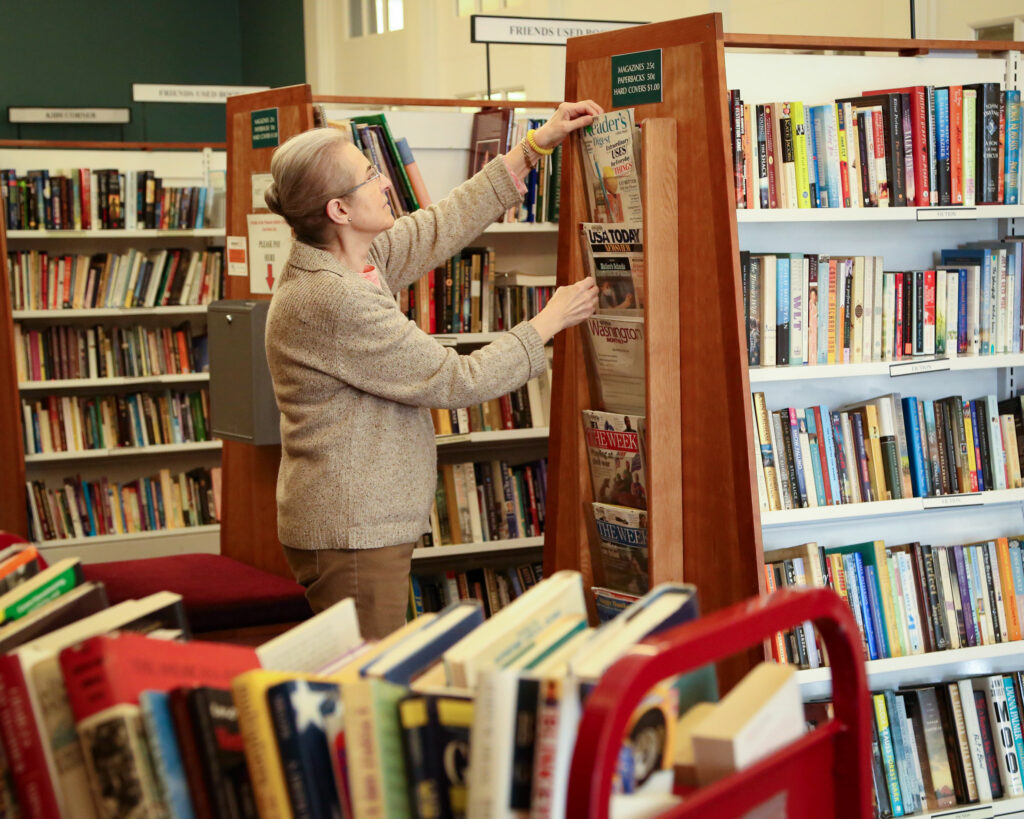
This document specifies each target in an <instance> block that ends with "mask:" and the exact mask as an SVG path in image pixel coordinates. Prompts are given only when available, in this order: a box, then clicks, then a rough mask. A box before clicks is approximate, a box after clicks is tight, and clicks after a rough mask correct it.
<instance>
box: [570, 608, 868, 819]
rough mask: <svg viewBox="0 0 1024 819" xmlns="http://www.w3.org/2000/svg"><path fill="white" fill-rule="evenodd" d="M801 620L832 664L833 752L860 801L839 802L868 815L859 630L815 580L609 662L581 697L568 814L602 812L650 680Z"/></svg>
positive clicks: (700, 663) (657, 639)
mask: <svg viewBox="0 0 1024 819" xmlns="http://www.w3.org/2000/svg"><path fill="white" fill-rule="evenodd" d="M807 620H810V621H812V622H813V623H814V625H815V626H816V627H817V628H818V630H819V632H820V633H821V636H822V638H823V639H824V641H825V647H826V649H827V651H828V657H829V662H830V663H831V667H832V697H833V714H834V717H833V719H832V720H831V721H830V722H829V724H828V726H827V727H828V728H829V730H832V731H834V732H835V743H836V757H837V759H846V760H848V762H847V764H846V765H845V767H844V779H847V782H848V784H849V786H850V787H849V788H848V789H846V788H844V792H848V793H849V798H850V799H854V800H857V799H860V800H861V802H862V803H863V804H860V805H854V804H850V803H849V801H847V803H846V805H845V807H846V808H848V809H850V814H849V815H852V816H868V815H870V809H871V796H870V794H871V789H872V788H871V715H870V711H869V710H868V708H867V707H866V703H867V696H868V688H867V675H866V672H865V670H864V662H863V654H862V649H861V638H860V632H859V630H858V628H857V624H856V622H855V621H854V619H853V613H852V612H851V611H850V608H849V606H847V605H846V604H845V603H844V602H843V600H842V598H840V597H839V595H837V594H836V593H835V592H834V591H832V590H831V589H822V588H818V589H802V590H785V591H779V592H776V593H774V594H771V595H767V596H763V597H757V598H752V599H750V600H746V601H743V602H741V603H736V604H735V605H732V606H729V607H728V608H725V609H721V610H719V611H716V612H714V613H712V614H709V615H707V616H706V617H701V618H698V619H697V620H694V621H692V622H690V623H684V624H682V625H680V626H676V627H675V628H672V629H670V630H668V631H665V632H663V633H662V634H658V635H656V636H654V637H651V638H649V639H647V640H644V641H643V642H642V643H639V644H638V645H636V646H634V647H633V649H632V650H631V651H630V652H629V653H628V654H626V655H625V656H624V657H622V658H621V659H619V660H618V661H617V662H616V663H615V664H614V665H612V667H611V668H609V669H608V671H607V672H605V674H604V675H603V676H602V678H601V681H600V682H599V683H598V685H597V687H596V688H595V689H594V690H593V692H592V693H591V694H590V696H589V697H588V699H587V703H586V708H585V709H584V711H583V717H582V719H581V721H580V728H579V733H578V735H577V740H576V748H575V751H574V752H573V758H572V767H571V769H570V773H569V790H568V800H569V801H568V804H569V805H571V806H572V809H571V811H570V814H571V815H572V816H586V817H591V816H593V817H599V819H605V817H607V816H608V806H609V800H610V799H611V789H612V777H613V775H614V773H615V765H616V760H617V758H618V750H619V747H620V746H621V744H622V737H623V735H624V733H625V730H626V724H627V723H628V721H629V718H630V715H631V714H632V713H633V712H634V711H635V710H636V707H637V706H638V705H639V704H640V701H641V700H642V699H643V697H644V696H645V695H646V694H647V692H648V691H649V690H650V689H651V688H652V687H653V686H654V685H655V684H656V683H658V682H660V681H661V680H663V679H666V678H667V677H672V676H675V675H677V674H681V673H683V672H686V671H690V670H692V669H695V668H699V667H700V666H703V665H706V664H708V663H711V662H714V661H715V660H718V659H720V658H722V657H727V656H730V655H732V654H736V653H738V652H740V651H743V650H744V649H747V648H749V647H750V646H753V645H756V644H757V643H760V642H763V641H764V640H767V639H770V638H771V637H772V635H774V634H775V632H777V631H784V630H786V629H788V628H792V627H794V626H795V625H797V624H799V623H803V622H805V621H807ZM820 730H823V728H819V729H817V731H820ZM817 731H815V732H814V733H817ZM721 784H725V781H724V780H722V781H721ZM711 787H714V786H711ZM844 798H846V797H845V796H844ZM684 804H685V802H684ZM754 804H755V805H756V804H757V803H756V802H755V803H754Z"/></svg>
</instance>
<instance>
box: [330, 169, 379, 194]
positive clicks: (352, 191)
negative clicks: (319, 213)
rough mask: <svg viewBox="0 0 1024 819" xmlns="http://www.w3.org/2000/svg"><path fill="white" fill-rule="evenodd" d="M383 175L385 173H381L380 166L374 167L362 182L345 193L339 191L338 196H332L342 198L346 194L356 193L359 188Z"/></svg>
mask: <svg viewBox="0 0 1024 819" xmlns="http://www.w3.org/2000/svg"><path fill="white" fill-rule="evenodd" d="M381 176H383V174H382V173H381V170H380V168H374V169H373V173H372V174H371V175H370V176H368V177H367V178H366V179H364V180H363V181H362V182H360V183H359V184H358V185H356V186H355V187H354V188H349V189H348V190H347V191H345V192H344V193H339V194H338V195H337V196H335V197H332V198H334V199H341V198H342V197H344V196H348V195H349V194H350V193H355V192H356V191H357V190H359V189H360V188H361V187H363V185H369V184H370V183H371V182H373V181H374V180H375V179H380V178H381Z"/></svg>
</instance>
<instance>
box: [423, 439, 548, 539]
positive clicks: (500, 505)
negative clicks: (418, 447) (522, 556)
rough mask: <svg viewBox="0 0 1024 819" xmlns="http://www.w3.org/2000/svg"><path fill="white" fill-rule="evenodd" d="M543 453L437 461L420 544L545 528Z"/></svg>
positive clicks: (528, 532)
mask: <svg viewBox="0 0 1024 819" xmlns="http://www.w3.org/2000/svg"><path fill="white" fill-rule="evenodd" d="M547 473H548V462H547V458H541V459H540V460H537V461H531V462H529V463H525V464H518V465H514V466H510V465H509V464H508V463H507V462H506V461H501V460H493V461H479V462H475V463H455V464H440V465H439V466H438V468H437V489H436V492H435V494H434V504H433V507H432V508H431V511H430V532H429V533H427V534H425V535H424V536H423V538H424V546H445V545H453V544H459V543H481V542H485V541H489V540H514V539H516V538H525V537H537V536H539V535H542V534H543V533H544V510H545V507H546V504H547V486H548V474H547Z"/></svg>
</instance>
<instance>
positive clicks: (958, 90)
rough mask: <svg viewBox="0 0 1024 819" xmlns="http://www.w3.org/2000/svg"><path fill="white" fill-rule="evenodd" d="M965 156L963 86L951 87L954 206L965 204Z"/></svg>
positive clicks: (951, 190)
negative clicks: (962, 183)
mask: <svg viewBox="0 0 1024 819" xmlns="http://www.w3.org/2000/svg"><path fill="white" fill-rule="evenodd" d="M963 156H964V89H963V86H962V85H951V86H949V176H950V186H949V192H950V201H951V202H952V203H953V204H954V205H962V204H963V203H964V190H963V186H962V185H961V184H960V183H961V181H962V179H961V177H962V176H963Z"/></svg>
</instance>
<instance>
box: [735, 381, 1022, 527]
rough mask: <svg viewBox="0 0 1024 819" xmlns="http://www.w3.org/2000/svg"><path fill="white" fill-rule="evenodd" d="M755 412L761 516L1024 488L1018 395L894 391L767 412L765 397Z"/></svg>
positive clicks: (755, 401) (756, 400)
mask: <svg viewBox="0 0 1024 819" xmlns="http://www.w3.org/2000/svg"><path fill="white" fill-rule="evenodd" d="M753 406H754V433H755V434H754V441H755V444H756V445H757V446H758V447H759V450H760V458H758V459H757V469H756V473H757V475H756V477H757V485H758V497H759V500H760V504H761V508H762V510H763V511H778V510H780V509H801V508H809V507H819V506H834V505H838V504H846V503H862V502H864V503H866V502H869V501H884V500H899V499H901V498H929V497H939V496H945V495H957V494H964V493H971V492H985V491H991V490H999V489H1017V488H1020V486H1021V467H1022V464H1024V453H1022V451H1021V446H1022V445H1024V434H1022V430H1024V425H1022V410H1021V399H1020V398H1007V399H1004V400H1002V401H999V400H997V399H996V397H995V396H994V395H986V396H982V397H981V398H977V399H974V400H964V399H962V398H961V397H960V396H958V395H955V396H949V397H947V398H940V399H936V400H934V401H928V400H923V399H918V398H916V397H914V396H907V397H901V396H900V395H899V394H898V393H890V394H888V395H883V396H879V397H877V398H871V399H868V400H866V401H863V402H856V403H853V404H850V405H848V406H844V407H842V408H841V409H840V410H838V411H834V412H830V411H829V410H828V408H827V407H824V406H815V407H808V408H807V409H801V408H798V407H787V408H784V409H781V410H774V411H771V412H769V411H768V408H767V403H766V401H765V397H764V393H760V392H758V393H754V395H753Z"/></svg>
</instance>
